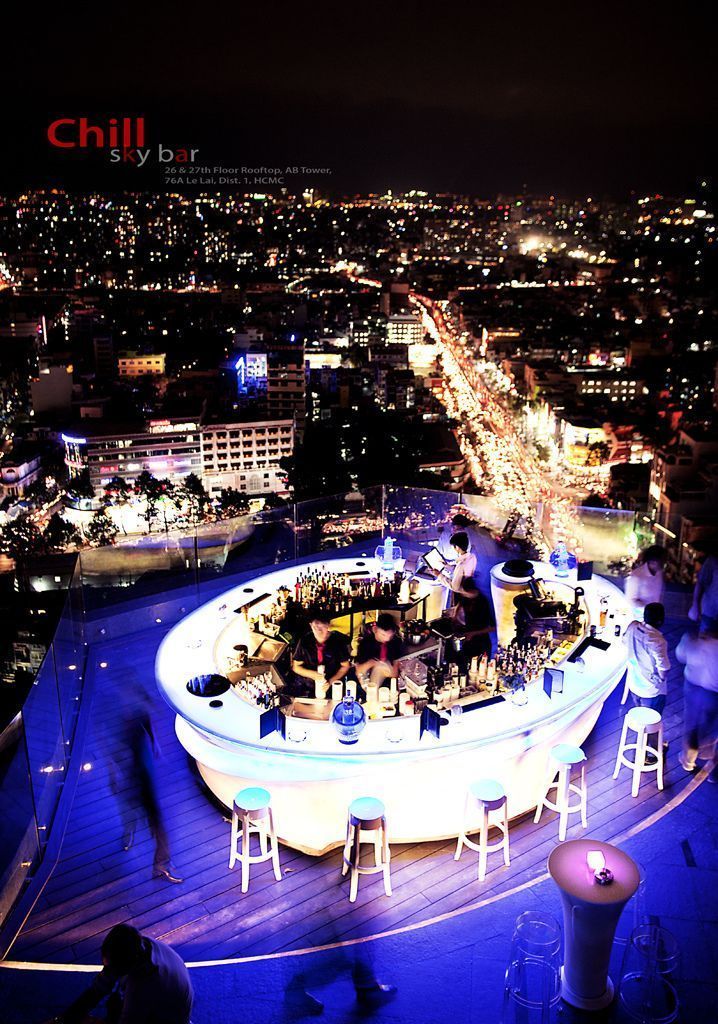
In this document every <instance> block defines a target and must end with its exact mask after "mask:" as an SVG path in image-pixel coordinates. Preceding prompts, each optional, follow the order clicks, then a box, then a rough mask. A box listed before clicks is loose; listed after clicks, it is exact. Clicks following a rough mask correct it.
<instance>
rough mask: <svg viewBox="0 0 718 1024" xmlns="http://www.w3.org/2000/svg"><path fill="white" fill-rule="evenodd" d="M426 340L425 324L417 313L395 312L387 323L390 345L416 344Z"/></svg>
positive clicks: (387, 339) (387, 335)
mask: <svg viewBox="0 0 718 1024" xmlns="http://www.w3.org/2000/svg"><path fill="white" fill-rule="evenodd" d="M423 340H424V325H423V324H422V322H421V317H420V316H418V315H416V314H415V313H394V314H393V315H392V316H390V317H389V319H388V321H387V325H386V341H387V344H388V345H414V344H418V343H419V342H422V341H423Z"/></svg>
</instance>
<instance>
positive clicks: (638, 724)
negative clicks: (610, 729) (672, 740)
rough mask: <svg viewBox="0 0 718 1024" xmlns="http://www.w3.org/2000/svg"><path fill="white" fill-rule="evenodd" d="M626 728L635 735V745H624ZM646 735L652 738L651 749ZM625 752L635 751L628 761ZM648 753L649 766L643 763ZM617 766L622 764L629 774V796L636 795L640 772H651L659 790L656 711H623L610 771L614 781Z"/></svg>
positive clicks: (659, 722)
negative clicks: (623, 716)
mask: <svg viewBox="0 0 718 1024" xmlns="http://www.w3.org/2000/svg"><path fill="white" fill-rule="evenodd" d="M629 729H632V730H633V732H635V734H636V742H635V743H627V742H626V740H627V739H628V730H629ZM649 735H651V736H654V735H655V737H656V740H655V743H656V745H655V747H651V746H649V744H648V737H649ZM628 750H633V751H635V753H634V757H633V760H632V761H631V760H629V758H627V757H626V751H628ZM648 753H651V754H653V755H654V756H655V758H656V760H655V761H654V762H653V763H652V764H647V763H646V754H648ZM621 765H625V766H626V768H630V769H631V770H632V771H633V783H632V785H631V796H638V787H639V786H640V785H641V774H642V773H643V772H655V773H656V783H657V785H658V788H659V789H663V719H662V717H661V715H660V714H659V712H658V711H654V710H653V708H642V707H636V708H631V709H630V711H627V712H626V717H625V718H624V719H623V729H622V731H621V742H620V743H619V744H618V756H617V757H616V767H615V768H614V771H613V777H614V779H617V778H618V773H619V772H620V770H621Z"/></svg>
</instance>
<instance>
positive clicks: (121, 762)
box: [109, 674, 182, 883]
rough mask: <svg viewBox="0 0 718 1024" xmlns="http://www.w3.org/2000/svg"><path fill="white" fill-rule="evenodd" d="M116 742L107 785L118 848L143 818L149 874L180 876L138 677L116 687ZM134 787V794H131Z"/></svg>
mask: <svg viewBox="0 0 718 1024" xmlns="http://www.w3.org/2000/svg"><path fill="white" fill-rule="evenodd" d="M117 695H118V702H119V709H118V710H119V717H120V733H119V744H117V743H115V745H114V750H113V749H112V748H111V752H110V767H109V772H110V788H111V790H112V793H113V794H114V796H115V798H116V799H117V802H118V804H119V808H120V815H121V817H122V826H123V835H122V848H123V850H129V849H130V847H131V846H132V844H133V842H134V840H135V832H136V830H137V824H138V821H139V820H141V818H142V817H145V818H146V819H147V823H148V824H149V826H150V830H151V832H152V838H153V839H154V841H155V857H154V866H153V875H154V877H155V878H164V879H166V880H167V881H168V882H175V883H179V882H181V881H182V878H180V876H179V875H178V873H177V870H176V868H175V867H174V865H173V864H172V858H171V856H170V846H169V838H168V836H167V829H166V828H165V823H164V817H163V814H162V808H161V806H160V800H159V794H158V792H157V778H156V758H157V757H158V756H159V745H158V743H157V739H156V736H155V733H154V729H153V726H152V716H151V705H150V699H149V696H148V694H147V692H146V691H145V689H144V687H143V686H142V684H141V683H140V681H139V679H138V678H137V676H136V675H134V674H129V675H128V676H126V677H125V679H124V680H123V682H122V686H121V687H119V688H118V692H117ZM135 790H137V795H135Z"/></svg>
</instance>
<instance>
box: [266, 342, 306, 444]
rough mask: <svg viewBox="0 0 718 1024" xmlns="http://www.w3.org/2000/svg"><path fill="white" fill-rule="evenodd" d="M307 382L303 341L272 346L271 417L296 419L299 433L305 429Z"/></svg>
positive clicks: (269, 378) (269, 375)
mask: <svg viewBox="0 0 718 1024" xmlns="http://www.w3.org/2000/svg"><path fill="white" fill-rule="evenodd" d="M306 401H307V381H306V369H305V366H304V345H303V343H292V344H288V345H283V346H277V347H274V348H272V350H271V352H269V353H268V354H267V417H268V419H270V420H286V419H293V420H294V422H295V424H296V430H297V435H298V436H299V437H301V435H302V433H303V431H304V420H305V417H306Z"/></svg>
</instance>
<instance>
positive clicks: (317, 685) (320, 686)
mask: <svg viewBox="0 0 718 1024" xmlns="http://www.w3.org/2000/svg"><path fill="white" fill-rule="evenodd" d="M317 672H318V673H319V675H320V676H321V677H322V678H321V679H315V681H314V696H315V698H316V699H317V700H323V699H324V697H325V696H326V682H325V680H324V677H325V675H326V672H327V670H326V667H325V666H324V665H320V666H319V668H318V669H317Z"/></svg>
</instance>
